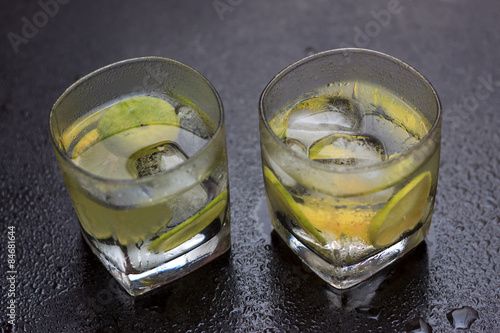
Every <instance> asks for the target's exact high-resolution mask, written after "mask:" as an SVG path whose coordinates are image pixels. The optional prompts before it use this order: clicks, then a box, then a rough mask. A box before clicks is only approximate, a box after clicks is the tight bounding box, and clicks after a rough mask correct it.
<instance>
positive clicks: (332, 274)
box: [273, 223, 427, 289]
mask: <svg viewBox="0 0 500 333" xmlns="http://www.w3.org/2000/svg"><path fill="white" fill-rule="evenodd" d="M273 226H274V229H275V230H276V232H277V233H278V235H280V237H281V238H282V239H283V240H284V241H285V243H286V244H287V245H288V247H289V248H290V249H291V250H292V251H293V252H294V253H295V254H296V255H297V256H298V257H299V258H300V260H302V262H303V263H304V264H306V265H307V266H308V267H309V268H310V269H311V270H312V271H313V272H314V273H316V274H317V275H318V276H319V277H320V278H321V279H323V280H324V281H325V282H326V283H328V284H329V285H331V286H332V287H334V288H337V289H348V288H351V287H353V286H355V285H357V284H359V283H361V282H363V281H365V280H367V279H369V278H370V277H372V276H373V275H375V274H377V273H378V272H380V271H381V270H382V269H384V268H385V267H387V266H388V265H390V264H391V263H393V262H395V261H396V260H398V259H399V258H401V257H403V256H404V255H405V254H406V253H408V252H410V251H411V250H412V249H414V248H415V247H416V246H417V245H418V244H420V243H421V242H422V241H423V240H424V238H425V234H426V232H425V231H426V230H425V229H427V228H420V229H418V230H417V231H415V232H414V233H413V234H411V235H408V236H407V237H405V238H403V239H402V240H400V241H399V242H397V243H395V244H394V245H392V246H390V247H388V248H385V249H383V250H382V251H380V252H377V253H375V254H373V255H372V256H370V257H368V258H365V259H364V260H362V261H359V262H357V263H355V264H351V265H344V266H342V265H334V264H332V263H330V262H327V261H326V260H324V259H323V258H321V257H320V256H318V255H317V254H316V253H315V252H313V251H311V250H310V249H309V248H308V247H307V246H306V245H305V244H303V243H302V242H301V241H300V240H299V239H298V238H296V237H295V236H294V235H293V234H291V233H290V232H289V231H288V229H286V228H285V227H284V226H282V225H281V224H279V223H277V224H275V223H273Z"/></svg>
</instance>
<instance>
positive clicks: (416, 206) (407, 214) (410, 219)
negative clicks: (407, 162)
mask: <svg viewBox="0 0 500 333" xmlns="http://www.w3.org/2000/svg"><path fill="white" fill-rule="evenodd" d="M430 189H431V173H430V172H429V171H426V172H424V173H421V174H420V175H418V176H417V177H415V178H414V179H413V180H412V181H411V182H409V183H408V184H407V185H406V186H405V187H403V188H402V189H401V190H400V191H399V192H398V193H396V194H395V195H394V196H393V197H392V198H391V199H390V200H389V201H388V202H387V203H386V204H385V205H384V206H383V207H382V208H381V209H380V210H379V211H378V212H377V213H376V214H375V216H373V219H372V220H371V222H370V226H369V230H368V235H369V237H370V241H371V243H372V244H373V246H375V247H376V248H383V247H386V246H388V245H391V244H393V243H394V242H396V241H397V240H398V239H399V237H400V236H401V235H402V234H403V233H405V232H406V231H409V230H412V229H413V228H415V226H416V225H417V224H418V223H419V222H420V220H421V219H422V217H424V213H425V208H426V206H427V200H428V197H429V192H430Z"/></svg>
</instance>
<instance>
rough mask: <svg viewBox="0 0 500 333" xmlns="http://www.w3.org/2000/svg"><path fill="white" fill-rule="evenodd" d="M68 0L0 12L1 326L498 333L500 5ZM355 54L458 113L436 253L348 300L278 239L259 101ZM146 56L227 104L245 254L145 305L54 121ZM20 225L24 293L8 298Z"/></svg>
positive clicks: (410, 261)
mask: <svg viewBox="0 0 500 333" xmlns="http://www.w3.org/2000/svg"><path fill="white" fill-rule="evenodd" d="M59 1H60V2H61V3H64V4H59V5H58V7H57V8H56V7H55V6H54V5H53V4H54V3H55V1H54V0H41V1H40V2H37V1H2V2H1V3H0V15H1V19H0V38H1V42H0V45H1V47H0V138H1V146H0V147H1V148H0V149H1V156H2V158H1V159H0V218H1V225H0V234H1V237H0V240H1V244H2V245H1V247H0V249H1V252H0V264H1V265H0V267H1V268H0V269H1V279H2V280H1V281H2V282H1V286H2V297H1V298H0V307H1V311H0V314H1V318H0V322H1V329H2V331H6V332H8V331H10V330H11V326H10V325H9V324H8V323H7V320H8V317H7V306H8V304H9V303H8V302H9V301H10V299H15V301H16V303H15V304H16V318H15V322H16V331H19V332H405V331H411V330H412V329H415V328H416V327H418V326H419V325H420V324H419V320H418V319H419V318H421V319H423V321H425V322H426V323H428V325H430V326H431V327H432V331H433V332H454V331H457V332H458V331H459V330H458V329H457V330H456V329H455V328H454V326H457V327H458V326H460V323H459V322H456V323H455V325H452V321H453V315H452V314H450V313H451V311H452V310H454V309H460V308H462V307H464V306H467V307H470V308H472V309H474V310H476V311H477V313H478V317H479V318H478V319H477V320H475V321H474V322H473V323H472V325H471V326H470V329H469V330H467V332H500V319H499V315H498V313H500V309H499V307H500V296H499V290H500V278H499V275H500V250H499V249H500V205H499V193H500V167H499V165H500V152H499V148H498V147H499V143H500V134H499V132H500V130H499V128H500V113H499V112H500V110H499V107H498V105H500V93H499V91H500V58H499V53H500V28H499V27H500V25H499V23H498V17H499V16H500V5H498V2H497V1H493V0H489V1H481V2H480V3H479V2H472V1H466V0H446V1H445V0H441V1H430V0H428V1H410V0H401V1H399V2H397V1H394V0H392V1H389V2H384V1H379V2H373V1H367V0H366V1H365V0H363V1H356V2H351V1H326V0H308V1H300V0H293V1H292V0H279V1H277V0H275V1H265V0H258V1H255V0H252V1H250V0H247V1H245V0H216V1H212V0H210V1H199V0H188V1H180V0H179V1H114V2H111V1H106V2H104V1H101V2H97V1H83V0H72V1H68V0H65V1H63V0H59ZM43 4H52V5H43ZM44 7H45V9H44ZM389 10H391V11H389ZM44 11H45V12H48V13H49V14H43V13H44ZM26 22H28V23H26ZM33 23H36V24H38V25H39V27H36V26H31V27H30V25H31V24H33ZM14 34H15V35H14ZM13 45H14V46H13ZM344 45H350V46H362V47H368V48H372V49H375V50H379V51H382V52H385V53H388V54H391V55H393V56H396V57H398V58H400V59H402V60H404V61H406V62H408V63H410V64H411V65H412V66H414V67H415V68H417V69H418V70H419V71H420V72H421V73H423V74H424V75H425V76H426V77H427V78H428V79H429V80H430V81H431V82H432V83H433V85H434V86H435V88H436V89H437V91H438V93H439V94H440V97H441V100H442V103H443V106H444V117H443V143H442V155H441V172H440V177H439V185H438V195H437V204H436V209H435V213H434V218H433V224H432V227H431V229H430V234H429V236H428V238H427V241H426V243H424V244H423V245H421V246H420V247H419V248H418V249H417V250H416V251H414V252H412V254H410V255H409V256H407V257H406V258H405V259H403V260H402V261H400V262H399V263H398V264H396V265H394V266H391V267H389V268H388V269H386V270H385V271H384V272H383V273H382V274H379V275H377V276H376V277H374V278H373V279H371V280H369V281H368V282H367V283H364V284H362V285H360V286H359V287H356V288H354V289H352V290H348V291H346V292H337V291H334V290H332V289H330V288H328V287H327V286H326V285H325V284H324V283H323V282H322V281H321V280H319V279H318V278H317V277H315V276H314V275H313V274H312V273H311V272H310V271H309V270H308V269H307V268H305V267H304V266H302V265H301V264H300V263H299V262H298V260H297V259H296V258H295V257H293V256H292V255H291V254H290V251H289V250H288V249H287V248H286V247H285V246H284V245H283V243H282V242H281V241H280V240H279V239H278V238H277V237H276V235H275V234H274V233H271V226H270V224H269V219H268V217H267V215H266V214H267V213H266V210H265V206H264V204H265V201H264V199H263V198H264V189H263V181H262V176H261V169H260V152H259V136H258V122H257V101H258V98H259V94H260V92H261V91H262V89H263V88H264V86H265V84H266V83H267V82H268V81H269V80H270V79H271V77H272V76H273V75H274V74H276V73H277V72H278V71H279V70H281V69H282V68H283V67H285V66H286V65H288V64H289V63H291V62H293V61H295V60H298V59H300V58H302V57H303V56H305V55H308V54H310V53H313V52H315V51H321V50H326V49H332V48H337V47H339V46H344ZM15 49H17V52H15V51H16V50H15ZM144 55H159V56H164V57H169V58H173V59H176V60H179V61H182V62H184V63H186V64H188V65H190V66H192V67H194V68H195V69H197V70H198V71H200V72H201V73H202V74H204V75H205V76H206V77H207V78H208V79H209V80H210V81H211V82H212V83H213V84H214V86H215V87H216V89H217V90H218V91H219V93H220V95H221V97H222V100H223V102H224V105H225V110H226V115H227V130H228V133H227V141H228V148H229V163H230V182H231V191H232V192H231V199H232V202H231V214H232V222H233V225H232V241H233V244H232V250H231V252H230V253H229V254H227V255H225V256H224V257H222V258H220V259H219V260H217V261H215V262H213V263H212V264H210V265H208V266H205V267H204V268H202V269H201V270H199V271H197V272H195V273H193V274H191V275H190V276H187V277H186V278H183V279H181V280H179V281H177V282H176V283H173V284H172V285H170V286H167V287H166V288H164V289H162V290H161V292H159V293H157V294H155V295H151V296H146V297H143V298H138V299H135V300H134V299H132V298H131V297H129V296H128V295H127V294H126V293H125V292H124V291H123V290H121V289H120V287H119V286H118V284H117V283H116V282H115V281H114V280H113V279H112V277H111V275H110V274H108V273H107V271H106V270H105V269H104V267H103V266H102V265H101V264H100V262H99V261H98V260H97V259H96V258H95V257H94V256H93V255H92V253H91V252H90V250H89V249H88V247H87V246H86V244H85V243H84V241H83V239H82V237H81V235H80V233H79V229H78V225H77V220H76V217H75V215H74V213H73V210H72V207H71V203H70V201H69V198H68V196H67V193H66V190H65V188H64V184H63V181H62V178H61V176H60V173H59V170H58V168H57V164H56V161H55V158H54V154H53V152H52V150H51V149H52V148H51V146H50V142H49V137H48V132H47V116H48V113H49V110H50V108H51V105H52V104H53V103H54V101H55V100H56V98H57V97H58V96H59V95H60V94H61V93H62V92H63V91H64V89H65V88H66V87H68V86H69V85H70V84H71V83H72V82H74V81H75V80H76V79H77V78H79V77H81V76H83V75H85V74H87V73H89V72H91V71H92V70H94V69H97V68H99V67H102V66H104V65H106V64H109V63H112V62H115V61H118V60H122V59H126V58H131V57H137V56H144ZM9 226H14V227H15V239H16V240H15V245H16V257H15V260H16V262H15V269H16V271H17V274H16V276H15V278H16V284H15V294H16V295H15V297H9V296H8V289H9V285H10V284H9V282H8V281H9V280H7V278H8V277H9V275H8V273H7V271H8V270H9V267H8V266H7V263H8V247H7V243H8V227H9ZM467 310H469V315H471V314H473V311H472V310H470V309H469V308H464V309H463V310H461V311H462V312H465V311H467ZM455 315H458V316H460V315H462V313H461V312H460V311H459V312H456V313H455ZM458 319H460V318H458ZM422 332H424V331H422Z"/></svg>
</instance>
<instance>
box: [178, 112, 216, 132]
mask: <svg viewBox="0 0 500 333" xmlns="http://www.w3.org/2000/svg"><path fill="white" fill-rule="evenodd" d="M175 112H176V114H177V116H178V117H179V126H180V127H181V128H183V129H186V130H188V131H189V132H192V133H196V135H197V136H199V137H201V138H203V139H210V137H211V136H212V135H211V133H213V129H211V128H210V126H209V124H207V122H206V121H205V120H204V119H203V118H202V117H201V116H200V114H199V112H197V111H195V110H194V109H193V108H192V107H190V106H186V105H179V106H178V107H177V108H176V109H175ZM211 130H212V132H211Z"/></svg>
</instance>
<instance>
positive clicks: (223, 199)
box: [148, 190, 227, 252]
mask: <svg viewBox="0 0 500 333" xmlns="http://www.w3.org/2000/svg"><path fill="white" fill-rule="evenodd" d="M226 205H227V190H226V191H224V192H222V193H221V194H219V195H218V196H217V197H216V198H215V199H214V200H212V201H211V202H210V203H209V204H208V205H207V206H205V208H203V209H202V210H200V211H199V212H198V213H196V214H195V215H193V216H192V217H190V218H189V219H187V220H186V221H184V222H183V223H181V224H179V225H178V226H177V227H175V228H173V229H172V230H170V231H168V232H166V233H164V234H163V235H161V236H160V237H159V238H157V239H155V240H154V241H153V242H152V243H151V245H149V248H148V250H149V251H157V252H159V251H163V252H167V251H170V250H172V249H174V248H176V247H177V246H179V245H181V244H182V243H184V242H186V241H187V240H189V239H191V238H193V237H194V236H195V235H196V234H198V233H199V232H200V231H202V230H203V229H205V228H206V227H208V226H209V225H210V223H212V222H213V221H214V220H215V219H216V218H217V217H218V216H219V215H220V214H221V213H222V212H223V211H224V209H225V208H226Z"/></svg>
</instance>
